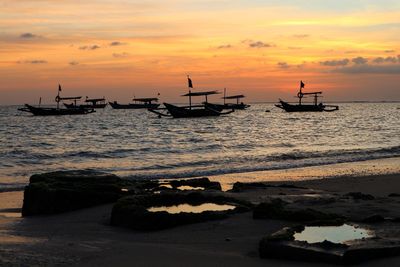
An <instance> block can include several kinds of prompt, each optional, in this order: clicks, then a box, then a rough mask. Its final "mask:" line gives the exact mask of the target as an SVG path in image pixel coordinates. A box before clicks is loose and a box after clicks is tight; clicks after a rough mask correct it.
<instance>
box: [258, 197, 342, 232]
mask: <svg viewBox="0 0 400 267" xmlns="http://www.w3.org/2000/svg"><path fill="white" fill-rule="evenodd" d="M253 218H254V219H275V220H288V221H296V222H309V223H312V222H318V224H323V225H338V224H342V223H343V222H344V220H343V219H344V218H343V216H340V215H337V214H333V213H325V212H321V211H318V210H314V209H311V208H307V209H299V208H293V207H289V205H288V203H286V202H285V201H283V200H281V199H279V198H277V199H271V200H270V201H269V202H263V203H260V204H259V205H257V206H256V207H255V208H254V210H253Z"/></svg>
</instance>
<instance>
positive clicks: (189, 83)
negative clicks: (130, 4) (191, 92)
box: [187, 76, 193, 88]
mask: <svg viewBox="0 0 400 267" xmlns="http://www.w3.org/2000/svg"><path fill="white" fill-rule="evenodd" d="M187 78H188V87H189V88H193V83H192V79H190V78H189V76H188V77H187Z"/></svg>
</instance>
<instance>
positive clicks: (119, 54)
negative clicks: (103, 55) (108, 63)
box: [113, 52, 129, 58]
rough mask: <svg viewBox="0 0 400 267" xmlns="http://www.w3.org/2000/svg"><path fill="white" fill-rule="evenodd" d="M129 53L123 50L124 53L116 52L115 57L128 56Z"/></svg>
mask: <svg viewBox="0 0 400 267" xmlns="http://www.w3.org/2000/svg"><path fill="white" fill-rule="evenodd" d="M128 56H129V53H126V52H123V53H114V54H113V57H115V58H123V57H128Z"/></svg>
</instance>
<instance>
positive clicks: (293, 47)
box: [288, 46, 303, 50]
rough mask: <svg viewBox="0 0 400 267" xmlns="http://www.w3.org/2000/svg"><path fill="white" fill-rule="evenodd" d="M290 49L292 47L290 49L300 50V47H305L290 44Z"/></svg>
mask: <svg viewBox="0 0 400 267" xmlns="http://www.w3.org/2000/svg"><path fill="white" fill-rule="evenodd" d="M288 49H290V50H300V49H303V47H300V46H289V47H288Z"/></svg>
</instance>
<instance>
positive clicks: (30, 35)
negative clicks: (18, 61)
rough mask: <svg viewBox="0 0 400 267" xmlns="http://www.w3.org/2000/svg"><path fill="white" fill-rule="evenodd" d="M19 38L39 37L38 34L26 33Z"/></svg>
mask: <svg viewBox="0 0 400 267" xmlns="http://www.w3.org/2000/svg"><path fill="white" fill-rule="evenodd" d="M19 37H20V38H23V39H33V38H37V37H39V36H38V35H36V34H33V33H30V32H26V33H23V34H21V35H20V36H19Z"/></svg>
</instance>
